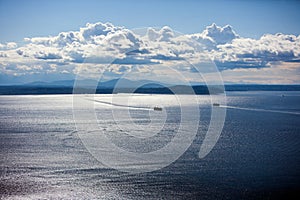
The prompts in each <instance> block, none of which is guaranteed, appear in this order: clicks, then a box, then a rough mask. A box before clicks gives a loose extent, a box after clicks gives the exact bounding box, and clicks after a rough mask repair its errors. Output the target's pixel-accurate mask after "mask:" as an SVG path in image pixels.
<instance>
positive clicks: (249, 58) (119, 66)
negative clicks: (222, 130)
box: [0, 22, 300, 80]
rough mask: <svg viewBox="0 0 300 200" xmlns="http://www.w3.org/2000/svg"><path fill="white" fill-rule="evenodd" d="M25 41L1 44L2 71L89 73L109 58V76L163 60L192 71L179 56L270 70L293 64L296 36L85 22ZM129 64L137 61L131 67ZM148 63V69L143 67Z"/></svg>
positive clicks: (299, 39) (229, 68)
mask: <svg viewBox="0 0 300 200" xmlns="http://www.w3.org/2000/svg"><path fill="white" fill-rule="evenodd" d="M25 42H26V43H25V45H22V46H20V47H18V46H17V44H16V43H13V42H10V43H6V44H0V48H1V51H0V67H1V73H9V74H16V75H18V74H22V75H23V74H24V73H26V72H30V73H43V72H44V73H63V74H66V73H67V72H68V73H77V72H78V70H79V69H81V70H82V69H83V68H84V67H85V69H84V70H85V71H86V74H88V73H89V70H92V71H91V73H97V72H99V70H100V71H103V70H104V68H105V67H106V66H107V65H108V64H110V63H112V62H113V61H114V64H113V65H112V66H111V68H110V69H109V70H110V74H111V75H113V73H114V74H115V75H119V74H122V73H125V72H128V71H131V72H133V71H135V72H138V69H139V70H140V72H149V71H151V72H155V67H157V68H159V66H160V65H162V64H163V65H169V66H172V65H173V66H174V69H177V70H181V71H182V72H185V73H186V72H191V73H192V72H193V70H191V69H190V68H189V67H186V66H180V65H179V64H178V63H180V61H181V60H183V59H186V60H187V61H188V62H191V63H197V62H201V61H205V60H207V59H209V58H211V59H213V60H214V61H215V62H216V64H217V66H218V68H219V69H220V70H221V71H224V74H226V76H227V77H229V76H228V74H227V73H232V74H237V71H234V70H239V69H242V71H240V72H239V73H246V72H249V73H250V74H251V73H253V70H252V69H261V71H259V70H258V71H256V72H259V73H260V72H263V70H264V69H267V70H271V71H272V70H273V69H274V70H275V68H276V67H275V66H277V65H278V64H279V63H280V64H281V65H283V64H284V63H287V65H288V63H295V66H298V65H296V64H297V63H299V62H300V36H295V35H284V34H275V35H271V34H266V35H264V36H262V37H261V38H259V39H252V38H243V37H240V36H239V35H237V34H236V33H235V31H234V30H233V29H232V27H231V26H229V25H227V26H224V27H219V26H217V25H216V24H212V25H211V26H208V27H207V28H206V29H205V30H204V31H202V32H201V33H195V34H189V35H180V34H178V33H176V32H174V31H173V30H172V29H171V28H170V27H167V26H165V27H163V28H161V29H154V28H148V30H147V31H146V35H140V34H137V33H135V32H133V31H131V30H128V29H126V28H124V27H119V26H114V25H112V24H110V23H100V22H99V23H95V24H90V23H88V24H86V26H85V27H82V28H80V29H79V30H78V31H69V32H61V33H59V34H58V35H56V36H49V37H35V38H25ZM134 65H137V66H135V67H134V68H133V67H132V66H134ZM150 65H151V70H149V69H147V67H145V66H150ZM152 65H153V66H152ZM25 66H26V67H25ZM36 66H41V67H40V68H37V67H36ZM93 66H94V67H95V66H97V67H98V68H97V69H94V68H93ZM276 70H277V71H278V68H276ZM156 71H159V70H156ZM203 71H205V70H203ZM293 73H295V71H293ZM273 75H274V74H273ZM240 77H241V76H240ZM274 77H275V75H274ZM236 78H239V77H236ZM291 80H295V79H291Z"/></svg>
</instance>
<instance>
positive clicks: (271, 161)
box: [0, 91, 300, 199]
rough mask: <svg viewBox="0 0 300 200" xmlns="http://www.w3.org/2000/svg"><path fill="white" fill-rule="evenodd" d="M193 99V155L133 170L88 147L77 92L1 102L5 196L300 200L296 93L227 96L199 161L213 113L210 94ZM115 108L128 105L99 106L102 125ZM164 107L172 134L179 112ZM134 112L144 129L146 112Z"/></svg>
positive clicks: (0, 192)
mask: <svg viewBox="0 0 300 200" xmlns="http://www.w3.org/2000/svg"><path fill="white" fill-rule="evenodd" d="M158 96H159V95H158ZM97 98H98V99H99V100H103V99H104V100H105V98H106V97H105V96H99V97H97ZM141 98H142V100H143V103H144V102H145V101H147V96H145V97H141ZM159 98H160V99H164V98H167V97H166V96H163V95H162V96H159ZM188 98H189V97H187V99H188ZM197 98H198V99H199V107H200V121H199V122H198V121H195V122H194V123H198V124H199V129H198V134H197V135H196V137H195V139H194V141H193V143H192V144H191V146H190V147H189V148H188V150H187V151H186V152H185V153H184V154H183V155H182V156H181V157H180V158H179V159H178V160H176V161H175V162H173V163H172V164H171V165H169V166H166V167H164V168H162V169H160V170H157V171H153V172H148V173H140V174H129V173H125V172H120V171H117V170H114V169H111V168H109V167H107V166H104V165H103V164H101V163H100V162H99V161H97V160H96V159H95V158H94V157H93V156H92V155H91V154H90V153H89V151H88V150H87V149H86V147H85V146H84V145H83V143H82V141H81V140H80V137H79V136H78V132H77V130H76V126H75V122H74V119H73V111H72V96H71V95H25V96H21V95H19V96H0V102H1V103H0V172H1V175H0V197H1V199H289V197H292V196H293V197H295V195H298V198H299V191H300V190H299V189H300V136H299V134H300V103H299V102H300V92H293V91H285V92H274V91H273V92H256V91H247V92H228V93H227V108H226V109H227V113H226V119H225V125H224V128H223V131H222V133H221V136H220V138H219V140H218V142H217V143H216V145H215V146H214V148H213V150H212V151H211V152H210V153H209V154H208V155H207V156H206V157H204V158H203V159H200V158H199V156H198V154H199V148H200V146H201V144H202V142H203V138H204V136H205V133H206V131H207V129H208V125H209V120H210V115H211V108H212V107H211V104H210V99H209V96H208V95H201V96H198V97H197ZM104 100H103V101H104ZM112 109H115V110H117V109H123V108H119V107H114V106H111V107H109V106H107V105H98V107H96V112H97V115H98V116H99V119H100V118H101V119H102V118H103V119H105V120H104V121H105V123H104V122H103V121H101V120H99V128H103V129H104V128H105V130H107V131H110V130H113V128H114V127H111V126H113V123H112V121H113V119H111V118H110V117H109V116H110V115H109V112H110V111H111V110H112ZM167 109H168V112H169V113H171V114H169V115H168V117H170V119H169V121H168V123H167V124H169V126H171V125H172V124H173V126H174V127H175V128H174V129H176V127H177V126H178V124H176V123H180V122H177V121H176V120H172V119H177V118H178V116H180V112H179V110H180V109H179V108H178V106H176V105H175V104H172V103H171V104H170V106H169V107H168V108H167ZM132 112H133V114H132V117H133V118H135V119H136V120H138V121H137V123H146V121H147V116H146V115H147V114H145V113H144V112H143V111H142V110H139V111H137V110H133V111H132ZM148 112H149V111H148ZM145 116H146V117H145ZM172 116H173V117H174V118H172ZM176 117H177V118H176ZM122 123H124V124H125V125H126V120H124V122H122ZM128 129H133V128H132V127H128ZM133 131H134V130H133ZM112 139H113V138H112ZM167 139H169V138H167ZM131 145H132V144H131ZM296 199H297V198H296Z"/></svg>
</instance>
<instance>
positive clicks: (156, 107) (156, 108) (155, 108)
mask: <svg viewBox="0 0 300 200" xmlns="http://www.w3.org/2000/svg"><path fill="white" fill-rule="evenodd" d="M153 110H155V111H162V108H161V107H158V106H154V108H153Z"/></svg>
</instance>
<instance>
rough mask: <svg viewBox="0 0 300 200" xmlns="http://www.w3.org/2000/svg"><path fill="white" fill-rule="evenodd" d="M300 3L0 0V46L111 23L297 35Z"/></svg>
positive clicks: (246, 34) (247, 34)
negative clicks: (230, 28) (225, 27)
mask: <svg viewBox="0 0 300 200" xmlns="http://www.w3.org/2000/svg"><path fill="white" fill-rule="evenodd" d="M299 10H300V1H291V0H289V1H287V0H285V1H284V0H281V1H280V0H273V1H259V0H251V1H242V0H240V1H238V0H227V1H222V0H220V1H214V0H210V1H197V0H185V1H178V0H165V1H158V0H152V1H146V0H142V1H132V0H131V1H130V0H127V1H125V0H123V1H122V0H118V1H116V0H110V1H100V0H85V1H76V0H63V1H61V0H48V1H46V0H44V1H40V0H26V1H20V0H0V29H1V31H0V42H2V43H3V42H9V41H22V40H23V38H25V37H36V36H48V35H56V34H58V33H59V32H62V31H69V30H76V29H78V27H82V26H84V25H85V24H86V23H87V22H90V23H93V22H98V21H101V22H111V23H113V24H115V25H119V26H125V27H127V28H139V27H148V26H155V27H157V26H158V27H161V26H164V25H168V26H170V27H172V28H173V29H174V30H177V31H179V32H182V33H196V32H200V31H202V30H203V29H204V28H205V27H206V26H207V25H210V24H211V23H213V22H214V23H216V24H218V25H221V26H223V25H226V24H230V25H232V26H233V27H234V28H235V29H236V30H238V32H239V34H240V35H242V36H244V37H251V38H258V37H260V36H261V35H263V34H265V33H278V32H281V33H285V34H299V33H300V26H299V21H300V12H299Z"/></svg>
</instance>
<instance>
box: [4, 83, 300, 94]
mask: <svg viewBox="0 0 300 200" xmlns="http://www.w3.org/2000/svg"><path fill="white" fill-rule="evenodd" d="M192 88H193V90H191V88H190V86H186V85H175V86H170V87H153V88H149V87H144V88H143V87H140V88H137V89H136V90H134V92H132V91H133V89H132V88H125V87H124V88H116V89H114V88H109V87H102V88H101V87H98V88H97V89H96V90H95V89H92V88H88V87H87V88H77V89H76V91H75V92H73V87H70V86H25V85H22V86H0V95H45V94H73V93H78V94H115V93H140V94H174V93H175V94H197V95H205V94H220V93H223V92H224V91H223V89H222V87H220V86H211V87H210V90H209V89H208V87H207V86H205V85H196V86H192ZM225 91H300V85H225Z"/></svg>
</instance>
